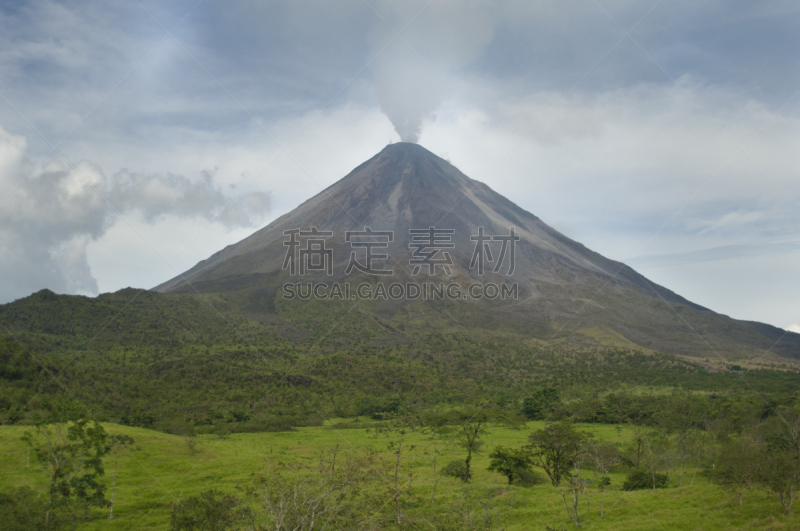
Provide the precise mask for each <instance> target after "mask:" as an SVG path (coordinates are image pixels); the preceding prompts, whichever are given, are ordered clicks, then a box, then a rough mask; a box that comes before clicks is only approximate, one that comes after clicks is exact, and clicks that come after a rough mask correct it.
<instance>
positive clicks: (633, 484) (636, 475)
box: [622, 470, 669, 490]
mask: <svg viewBox="0 0 800 531" xmlns="http://www.w3.org/2000/svg"><path fill="white" fill-rule="evenodd" d="M654 477H655V479H654ZM668 479H669V478H668V477H667V475H666V474H659V473H657V472H656V473H655V474H653V473H652V472H646V471H644V470H637V471H635V472H631V473H630V474H628V477H626V478H625V483H623V484H622V490H641V489H652V488H653V484H654V483H655V488H657V489H663V488H666V486H667V480H668Z"/></svg>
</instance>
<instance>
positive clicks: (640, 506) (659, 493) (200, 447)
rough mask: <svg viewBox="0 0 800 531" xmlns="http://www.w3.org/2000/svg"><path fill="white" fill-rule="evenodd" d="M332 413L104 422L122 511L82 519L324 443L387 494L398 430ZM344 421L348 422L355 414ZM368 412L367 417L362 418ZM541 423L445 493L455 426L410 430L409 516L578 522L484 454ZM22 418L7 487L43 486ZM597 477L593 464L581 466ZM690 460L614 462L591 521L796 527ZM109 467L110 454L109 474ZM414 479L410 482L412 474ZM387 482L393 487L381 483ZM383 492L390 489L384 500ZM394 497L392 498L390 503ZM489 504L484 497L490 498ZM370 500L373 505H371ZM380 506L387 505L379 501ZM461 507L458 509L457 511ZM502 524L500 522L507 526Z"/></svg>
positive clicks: (525, 525)
mask: <svg viewBox="0 0 800 531" xmlns="http://www.w3.org/2000/svg"><path fill="white" fill-rule="evenodd" d="M339 422H343V421H342V420H341V419H334V420H332V421H331V422H330V423H328V424H326V426H320V427H312V428H301V429H300V430H299V431H297V432H288V433H253V434H233V435H230V436H227V437H225V438H219V437H217V436H212V435H201V436H198V437H196V438H195V439H194V441H195V442H194V443H192V444H193V446H190V444H188V442H187V441H189V439H187V438H186V437H179V436H174V435H166V434H163V433H158V432H154V431H151V430H146V429H137V428H129V427H124V426H117V425H107V429H108V430H109V432H111V433H124V434H128V435H130V436H132V437H134V438H135V440H136V443H137V445H138V446H139V447H140V448H141V449H140V450H138V451H133V452H130V453H127V454H125V455H123V456H122V457H120V459H119V469H118V480H117V482H118V483H117V488H116V492H115V500H116V501H115V506H114V515H115V519H114V520H108V518H107V517H108V509H103V510H101V509H96V510H95V511H94V517H95V519H94V521H92V522H89V523H86V524H83V525H81V526H80V529H85V530H95V529H97V530H101V529H169V522H170V502H176V501H178V500H179V499H182V498H183V499H185V498H187V497H189V496H193V495H196V494H199V493H200V492H202V491H205V490H207V489H209V488H211V487H213V488H216V489H219V490H221V491H224V492H226V493H231V494H236V495H238V496H240V497H242V498H243V499H245V500H246V503H247V504H251V505H254V506H255V505H257V500H255V499H250V498H247V496H246V495H245V487H246V486H247V485H251V484H252V479H251V475H252V474H253V473H258V472H264V471H270V472H271V473H276V472H277V471H279V470H290V469H292V468H293V467H295V466H297V465H310V464H311V465H313V464H314V463H315V462H316V461H317V460H319V459H320V456H321V455H328V456H330V455H332V453H333V452H334V451H336V452H338V454H339V458H340V459H341V460H342V461H344V459H345V456H346V455H347V454H350V455H356V456H362V457H363V456H371V463H372V464H371V470H372V471H373V472H374V474H375V478H374V480H373V482H372V483H371V484H370V485H371V488H372V489H373V490H374V492H376V493H377V498H378V499H379V500H380V499H383V498H387V499H388V497H389V496H390V492H389V491H390V490H391V486H392V481H393V476H392V475H393V468H392V466H393V459H394V457H395V455H394V453H392V450H391V449H390V448H389V443H391V441H392V440H393V438H392V436H391V435H387V434H382V433H376V431H375V430H374V429H372V430H366V429H336V423H339ZM346 422H347V423H346V424H341V425H343V426H348V427H351V426H352V425H353V422H352V420H349V421H346ZM361 422H368V421H367V420H366V419H362V420H361ZM542 425H543V423H537V422H530V423H528V424H526V425H524V426H521V427H519V428H518V429H511V428H502V427H492V428H491V429H490V430H489V432H488V433H487V434H485V435H484V436H483V439H484V441H485V446H484V450H483V451H482V452H481V453H479V454H478V455H477V456H476V457H475V458H474V465H473V466H474V470H475V475H474V480H473V482H472V483H471V484H469V485H467V486H465V485H464V484H463V482H461V481H460V480H458V479H455V478H450V477H441V478H440V480H439V482H438V485H437V494H436V497H435V501H434V503H433V504H432V505H431V503H430V501H431V495H432V492H433V466H432V465H433V454H434V451H437V461H438V466H439V471H440V472H441V467H442V464H443V463H447V462H448V461H449V460H451V459H457V458H461V457H463V449H461V448H460V447H458V446H457V445H456V444H454V442H453V439H452V438H449V437H447V436H443V437H441V438H440V439H439V440H438V441H436V442H435V441H434V440H433V439H432V437H431V435H430V433H427V434H420V433H412V434H410V435H409V436H408V437H407V438H406V441H405V444H406V445H407V446H406V447H407V448H408V450H407V451H405V452H404V453H403V454H402V456H401V458H402V461H401V476H402V484H403V485H404V489H405V490H404V495H403V503H404V513H405V514H406V516H407V517H408V518H409V519H411V520H412V521H413V522H414V524H415V525H413V526H411V527H409V528H415V529H430V528H431V527H430V524H431V523H432V522H436V519H437V514H438V516H441V514H442V513H444V512H446V513H449V514H450V518H451V519H452V520H459V519H462V518H463V517H464V515H465V514H466V513H468V512H470V511H472V513H474V514H472V517H473V518H478V519H480V517H481V513H482V512H483V511H484V510H489V511H490V512H492V514H495V516H497V517H498V518H499V520H500V522H499V523H500V524H502V525H504V526H507V527H506V529H508V530H509V531H510V530H530V529H542V530H544V529H546V528H547V527H546V526H550V529H570V528H573V527H574V525H573V523H572V522H571V521H570V519H569V517H568V516H567V513H566V511H565V509H564V504H563V500H562V497H561V493H560V490H559V489H558V488H555V487H553V486H551V485H549V484H542V485H535V486H533V487H518V486H514V485H511V486H509V485H507V480H506V478H505V477H504V476H502V475H500V474H498V473H496V472H489V471H487V470H486V469H487V467H488V464H489V459H488V455H489V454H490V453H491V450H492V449H493V448H494V447H496V446H498V445H502V446H506V447H513V446H518V445H521V444H523V443H525V442H526V440H527V436H528V435H529V433H530V432H531V430H533V429H537V428H541V427H542ZM578 427H579V428H581V429H586V430H589V431H591V432H592V433H594V434H595V436H596V437H597V438H599V439H602V440H606V441H611V442H614V443H615V444H618V445H622V444H624V443H625V442H626V441H628V440H629V439H630V437H631V428H630V427H622V428H621V429H617V428H615V427H614V426H597V425H579V426H578ZM23 431H24V428H22V427H16V426H4V427H2V428H0V455H1V456H2V460H1V461H0V491H6V492H7V491H9V490H10V489H11V488H13V487H18V486H23V485H26V486H30V487H33V488H35V489H37V490H39V491H42V490H43V489H44V487H45V484H46V481H45V475H44V474H43V473H42V472H41V471H40V469H39V466H38V464H37V463H36V462H35V461H32V462H31V465H30V466H29V467H28V468H26V467H25V461H26V446H25V444H24V443H23V442H22V441H20V437H21V436H22V434H23ZM585 473H586V475H587V477H590V478H591V477H592V472H591V470H590V469H589V468H588V467H587V469H586V470H585ZM693 473H694V469H693V468H691V467H690V468H689V469H688V470H686V471H685V475H684V476H683V485H682V486H681V487H678V486H677V484H678V478H677V476H673V477H672V478H671V480H670V486H669V488H666V489H658V490H641V491H632V492H626V491H622V490H621V485H622V483H623V481H624V476H625V474H624V471H622V470H620V471H618V472H614V473H612V474H611V476H610V477H611V485H610V486H609V487H608V489H607V492H606V500H605V516H604V518H602V519H601V518H600V515H599V509H600V502H601V497H602V496H601V492H600V490H599V489H598V487H597V485H596V484H592V483H590V484H589V487H588V488H587V494H586V495H584V497H583V498H582V501H581V508H580V511H581V513H582V514H584V515H585V518H586V521H585V522H584V524H583V528H584V529H598V530H599V529H614V530H636V529H687V530H688V529H692V530H694V529H705V530H709V529H776V530H777V529H795V528H797V526H800V519H798V518H800V517H798V516H796V515H794V514H792V515H786V514H784V513H783V510H782V508H781V506H780V504H779V503H778V501H777V499H776V498H772V497H769V496H768V495H767V494H766V493H764V492H761V491H754V492H752V493H749V494H747V496H746V497H745V499H744V504H743V505H742V506H739V503H738V500H737V497H736V496H735V495H734V494H732V493H730V492H726V491H724V490H722V489H720V488H719V487H718V486H716V485H714V484H710V483H709V481H708V478H707V474H706V473H705V471H703V470H702V469H701V470H700V471H699V472H698V474H697V476H696V477H695V478H694V482H693V483H692V476H693ZM111 474H113V464H111V462H109V464H108V465H107V473H106V482H107V483H108V482H109V481H110V475H111ZM409 483H410V485H409ZM384 491H385V494H382V493H383V492H384ZM384 501H385V500H384ZM389 505H390V506H391V504H389ZM487 508H488V509H487ZM365 510H366V509H365ZM378 512H380V511H378ZM459 512H460V514H459ZM500 528H501V527H500V525H498V526H497V527H495V529H500Z"/></svg>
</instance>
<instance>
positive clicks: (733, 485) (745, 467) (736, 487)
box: [716, 436, 766, 505]
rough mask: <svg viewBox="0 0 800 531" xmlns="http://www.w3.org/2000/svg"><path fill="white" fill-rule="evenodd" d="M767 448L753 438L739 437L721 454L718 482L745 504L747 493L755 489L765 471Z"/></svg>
mask: <svg viewBox="0 0 800 531" xmlns="http://www.w3.org/2000/svg"><path fill="white" fill-rule="evenodd" d="M765 450H766V448H764V447H763V445H760V444H759V441H756V440H754V439H752V438H751V437H747V436H744V437H737V438H735V439H734V440H732V441H730V442H728V443H727V444H725V446H724V447H723V448H722V451H721V452H720V456H719V467H718V470H717V474H716V477H717V480H718V481H719V483H720V484H721V485H722V487H723V488H725V489H727V490H730V491H733V492H735V493H736V494H738V496H739V505H742V504H743V500H744V495H745V492H746V491H749V490H750V489H752V488H753V485H754V483H755V482H756V481H757V480H758V478H759V474H760V471H761V470H763V469H762V467H763V463H762V461H763V453H764V451H765Z"/></svg>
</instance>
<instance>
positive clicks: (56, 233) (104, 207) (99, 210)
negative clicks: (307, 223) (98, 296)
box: [0, 129, 269, 301]
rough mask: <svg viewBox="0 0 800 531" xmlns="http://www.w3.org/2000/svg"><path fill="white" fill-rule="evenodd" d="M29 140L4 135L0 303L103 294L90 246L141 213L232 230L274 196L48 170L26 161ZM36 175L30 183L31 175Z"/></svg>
mask: <svg viewBox="0 0 800 531" xmlns="http://www.w3.org/2000/svg"><path fill="white" fill-rule="evenodd" d="M25 147H26V145H25V142H24V139H22V138H21V137H19V136H16V135H10V134H8V133H6V132H5V131H4V130H2V129H0V198H4V199H3V200H2V202H0V253H2V256H3V260H2V261H0V300H1V301H8V300H13V299H15V298H18V297H22V296H25V295H28V294H30V293H31V292H32V291H35V290H38V289H41V288H43V287H48V288H50V289H52V290H54V291H58V292H66V293H83V294H95V293H97V290H98V288H97V282H96V280H95V279H94V277H93V276H92V273H91V270H90V268H89V263H88V259H87V246H88V245H89V244H90V243H91V242H92V241H95V240H97V239H98V238H100V237H101V236H102V235H103V234H104V233H105V232H106V231H107V230H108V229H109V228H110V227H111V226H112V225H113V224H114V223H117V222H118V221H119V219H118V216H127V215H132V214H133V213H135V212H138V213H140V214H141V216H142V217H143V218H144V219H145V220H147V221H148V222H152V221H155V220H156V219H158V218H160V217H163V216H166V215H170V216H176V217H182V218H192V217H199V218H203V219H207V220H210V221H214V222H218V223H221V224H223V225H224V226H226V227H228V228H236V227H249V226H253V225H254V224H255V223H256V222H258V221H259V220H261V219H263V216H264V215H265V214H266V212H267V211H268V209H269V195H268V194H265V193H263V192H252V193H243V194H241V195H239V196H236V197H233V198H231V197H229V196H227V195H225V194H223V193H222V192H221V191H220V190H219V189H218V188H217V187H216V186H215V184H214V181H213V177H212V174H210V173H206V174H204V175H203V176H201V178H200V179H199V180H191V179H188V178H186V177H183V176H178V175H166V176H162V175H138V174H134V173H130V172H125V171H123V172H119V173H117V174H116V175H115V176H114V177H113V178H111V179H109V178H107V177H106V176H105V174H104V173H103V171H102V170H101V169H100V168H99V167H97V166H96V165H93V164H91V163H88V162H85V161H83V162H80V163H78V164H76V165H74V166H68V167H64V166H61V167H58V166H56V165H55V164H51V165H50V166H48V167H46V168H45V169H44V171H40V172H36V173H34V174H32V175H30V173H31V171H32V170H33V169H34V168H33V167H32V165H31V164H30V163H29V162H27V160H26V158H25V156H24V150H25ZM28 175H30V176H29V177H27V178H26V176H28Z"/></svg>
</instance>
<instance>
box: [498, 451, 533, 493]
mask: <svg viewBox="0 0 800 531" xmlns="http://www.w3.org/2000/svg"><path fill="white" fill-rule="evenodd" d="M489 460H490V464H489V471H490V472H499V473H501V474H503V475H504V476H505V477H507V478H508V484H509V485H511V484H512V483H513V482H514V480H515V479H518V478H519V477H520V476H521V475H524V474H525V471H530V470H531V467H532V466H533V461H531V456H530V453H528V452H527V451H525V450H524V449H521V448H504V447H502V446H497V447H495V449H494V450H493V451H492V453H491V454H489Z"/></svg>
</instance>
